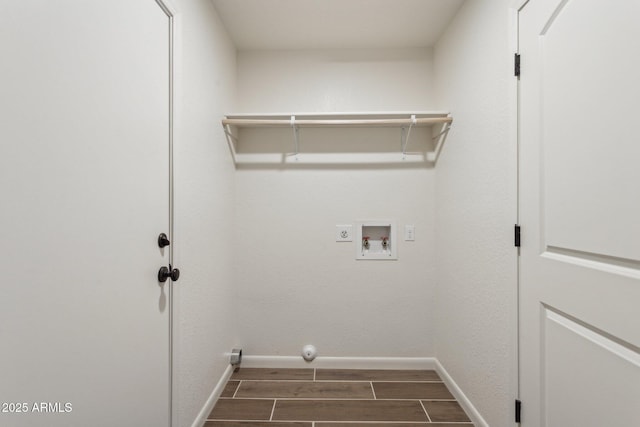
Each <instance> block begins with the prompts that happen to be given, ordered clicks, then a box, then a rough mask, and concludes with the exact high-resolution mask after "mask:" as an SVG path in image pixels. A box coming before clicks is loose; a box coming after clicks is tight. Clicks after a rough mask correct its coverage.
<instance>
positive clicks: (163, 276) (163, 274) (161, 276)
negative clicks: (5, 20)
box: [158, 264, 180, 283]
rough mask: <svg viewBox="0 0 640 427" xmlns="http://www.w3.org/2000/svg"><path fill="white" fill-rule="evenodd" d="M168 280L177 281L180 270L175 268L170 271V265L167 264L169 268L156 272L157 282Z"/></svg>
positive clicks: (162, 268) (161, 268)
mask: <svg viewBox="0 0 640 427" xmlns="http://www.w3.org/2000/svg"><path fill="white" fill-rule="evenodd" d="M169 278H171V280H172V281H174V282H175V281H177V280H178V279H179V278H180V270H178V269H177V268H174V269H173V270H172V269H171V264H169V267H164V266H163V267H160V270H158V281H159V282H162V283H164V282H166V281H167V279H169Z"/></svg>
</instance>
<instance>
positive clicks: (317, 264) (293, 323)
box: [234, 49, 435, 356]
mask: <svg viewBox="0 0 640 427" xmlns="http://www.w3.org/2000/svg"><path fill="white" fill-rule="evenodd" d="M238 64H239V72H238V76H239V77H238V92H239V110H240V111H245V112H278V111H285V112H292V111H294V112H295V111H329V110H333V111H361V110H411V109H420V110H427V109H434V108H435V104H434V102H433V95H432V87H431V80H432V67H431V52H430V51H429V50H420V49H408V50H400V51H391V50H365V51H362V50H340V51H306V52H300V51H274V52H241V53H239V59H238ZM305 131H306V129H302V130H301V139H303V140H304V138H305V135H309V134H305V133H304V132H305ZM349 131H354V132H355V133H353V134H351V135H353V137H354V138H356V137H357V136H356V135H357V134H358V132H357V131H355V130H353V129H351V130H349ZM338 132H342V131H338ZM361 133H362V132H360V134H361ZM343 134H344V133H343ZM278 135H280V134H278V133H277V132H262V136H261V137H259V138H258V139H257V140H254V141H252V142H251V143H254V144H260V142H262V143H264V144H273V143H274V139H276V140H277V139H278V138H280V136H278ZM327 135H332V134H331V133H330V132H329V133H327V134H325V137H326V138H329V139H332V138H333V137H332V136H327ZM380 135H383V136H380ZM334 136H335V138H338V136H337V135H334ZM370 137H371V138H373V142H377V143H379V142H380V141H378V140H376V139H377V138H386V137H387V134H386V133H383V134H378V136H376V135H375V134H374V135H370ZM389 137H391V138H392V144H399V140H400V135H399V131H398V132H397V134H395V133H394V134H393V135H390V136H389ZM285 138H286V143H285V144H290V141H291V139H290V138H291V135H290V134H289V133H287V134H286V136H285ZM276 142H277V141H276ZM328 142H331V141H328ZM349 142H351V141H350V140H348V139H347V141H346V143H349ZM245 145H246V144H245ZM396 147H397V145H396ZM244 149H245V150H250V149H251V148H250V147H246V146H245V147H244ZM258 149H260V148H258ZM236 187H237V199H236V204H235V206H236V223H235V224H236V226H235V230H234V238H235V249H236V256H235V265H236V276H235V277H236V286H237V288H238V305H237V311H238V312H237V315H238V317H237V318H236V319H237V322H238V326H239V328H240V337H241V342H242V345H243V348H244V350H245V352H246V354H254V355H255V354H260V355H298V354H300V351H301V349H302V346H303V345H304V344H309V343H312V344H314V345H316V346H317V347H318V350H319V353H320V355H324V356H425V355H432V354H433V346H432V341H431V337H432V336H433V326H434V325H433V318H432V312H433V310H432V308H433V307H432V302H433V297H432V291H433V286H434V284H433V279H434V277H433V270H434V258H435V254H434V246H433V244H434V235H433V225H434V206H433V203H432V201H433V199H434V171H433V169H429V168H426V167H425V166H424V165H423V166H420V167H416V168H406V167H390V166H388V165H387V166H380V165H378V166H375V165H374V166H364V165H361V166H353V165H350V166H349V165H342V166H340V165H331V166H327V165H325V166H324V167H311V166H308V165H305V164H304V162H302V163H301V165H299V166H277V165H276V166H274V165H268V166H260V167H246V168H239V169H238V170H237V173H236ZM385 218H391V219H395V220H396V221H397V224H398V226H399V228H400V229H402V228H403V226H404V224H415V226H416V236H417V237H416V241H415V242H404V241H402V240H401V239H400V241H399V248H398V254H399V259H398V261H356V260H355V247H354V244H355V243H337V242H335V225H336V224H350V223H354V221H355V220H357V219H385Z"/></svg>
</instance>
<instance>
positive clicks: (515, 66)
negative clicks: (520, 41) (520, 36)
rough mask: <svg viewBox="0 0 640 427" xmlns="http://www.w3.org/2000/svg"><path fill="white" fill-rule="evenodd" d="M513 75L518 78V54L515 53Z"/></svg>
mask: <svg viewBox="0 0 640 427" xmlns="http://www.w3.org/2000/svg"><path fill="white" fill-rule="evenodd" d="M513 74H514V75H515V76H516V77H520V54H519V53H516V54H515V56H514V59H513Z"/></svg>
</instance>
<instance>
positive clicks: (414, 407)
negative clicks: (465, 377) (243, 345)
mask: <svg viewBox="0 0 640 427" xmlns="http://www.w3.org/2000/svg"><path fill="white" fill-rule="evenodd" d="M472 426H473V424H472V423H471V421H470V420H469V418H468V417H467V415H466V414H465V413H464V411H463V409H462V408H461V407H460V405H458V402H456V400H455V398H454V397H453V396H452V395H451V393H449V390H447V388H446V387H445V385H444V383H443V382H442V380H441V379H440V377H438V374H437V373H436V372H435V371H416V370H375V369H374V370H372V369H368V370H356V369H261V368H238V369H237V370H236V371H235V372H234V373H233V375H232V376H231V379H230V380H229V382H228V383H227V385H226V387H225V389H224V392H223V393H222V396H221V397H220V399H219V400H218V402H217V403H216V406H215V407H214V408H213V410H212V411H211V413H210V414H209V417H208V421H207V422H206V424H205V427H472Z"/></svg>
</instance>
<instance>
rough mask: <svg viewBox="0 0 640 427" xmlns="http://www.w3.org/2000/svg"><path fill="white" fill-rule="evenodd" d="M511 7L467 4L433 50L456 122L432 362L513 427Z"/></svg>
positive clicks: (445, 180)
mask: <svg viewBox="0 0 640 427" xmlns="http://www.w3.org/2000/svg"><path fill="white" fill-rule="evenodd" d="M508 6H509V2H508V1H506V0H502V1H492V2H475V1H470V2H466V3H465V5H464V6H463V7H462V9H461V10H460V11H459V13H458V15H457V16H456V18H455V19H454V20H453V22H452V23H451V25H450V27H449V28H448V30H447V32H446V33H445V34H444V36H443V37H442V38H441V39H440V41H439V43H438V44H437V46H436V50H435V64H436V67H435V70H436V71H435V74H436V92H437V95H438V101H439V102H440V103H441V104H442V105H447V106H450V108H451V110H452V112H453V116H454V123H453V127H452V130H451V132H450V135H449V138H448V141H447V145H446V146H445V147H444V150H443V152H442V156H441V158H440V162H439V164H438V167H437V169H436V199H435V204H436V212H437V214H436V218H437V219H436V224H437V228H436V230H437V231H436V248H437V268H436V271H437V273H436V275H437V283H438V285H437V292H436V300H437V301H438V304H437V323H438V326H437V328H436V335H435V337H436V338H435V341H436V344H435V345H436V355H437V357H438V359H439V360H440V361H441V362H442V364H443V366H445V367H446V369H447V370H448V371H449V373H450V374H451V375H452V377H453V378H454V380H455V381H456V382H457V383H458V385H459V386H460V387H461V388H462V390H464V392H465V393H466V394H467V396H468V397H469V398H470V399H471V401H472V402H473V403H474V405H475V406H476V407H477V409H478V410H479V411H480V412H481V413H482V415H483V416H484V418H485V419H486V421H488V422H489V424H490V425H492V426H505V425H510V423H512V417H513V409H512V408H513V400H512V399H513V398H514V397H515V396H514V395H513V390H512V383H513V379H514V378H515V372H514V371H513V362H514V342H515V340H514V336H513V331H514V328H515V316H514V310H515V307H516V299H515V291H516V286H517V282H516V252H515V248H514V247H513V224H514V223H515V221H516V214H515V212H516V198H515V192H514V188H515V141H514V140H513V138H511V137H510V133H509V130H510V125H511V123H510V122H509V120H510V117H511V113H510V110H509V107H510V104H509V103H510V102H511V99H510V92H509V91H510V85H513V84H514V77H513V76H512V75H511V74H510V73H512V69H513V68H512V67H513V65H512V62H511V61H512V54H511V53H510V52H511V51H510V49H509V37H510V32H509V13H510V11H509V8H508Z"/></svg>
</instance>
